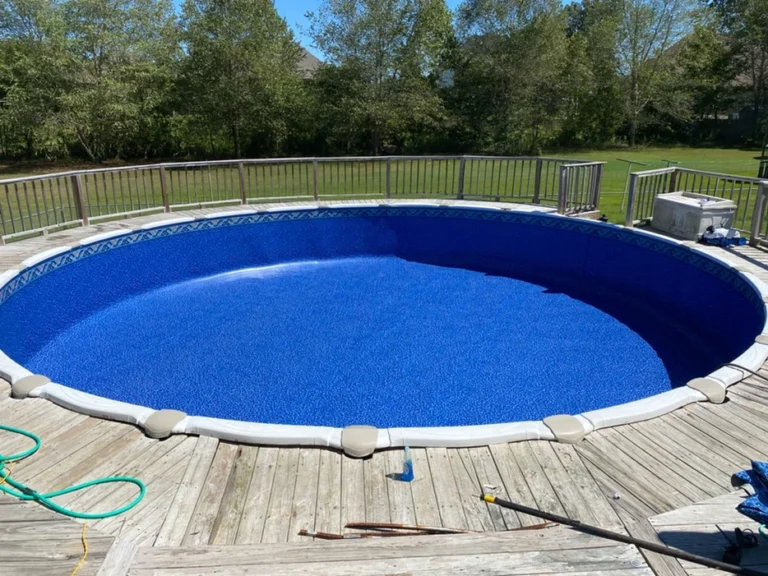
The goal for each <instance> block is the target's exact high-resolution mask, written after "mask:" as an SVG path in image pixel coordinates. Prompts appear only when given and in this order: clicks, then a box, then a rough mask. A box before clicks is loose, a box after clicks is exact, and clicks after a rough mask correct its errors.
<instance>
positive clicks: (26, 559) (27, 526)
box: [0, 495, 114, 576]
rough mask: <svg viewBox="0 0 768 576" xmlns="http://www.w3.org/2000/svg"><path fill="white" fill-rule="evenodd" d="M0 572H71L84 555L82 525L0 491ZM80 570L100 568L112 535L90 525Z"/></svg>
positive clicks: (91, 571) (88, 571)
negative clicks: (86, 555)
mask: <svg viewBox="0 0 768 576" xmlns="http://www.w3.org/2000/svg"><path fill="white" fill-rule="evenodd" d="M0 503H2V506H0V510H1V511H2V512H0V575H2V576H11V575H13V576H18V575H22V574H23V575H35V576H36V575H38V574H40V575H48V574H51V575H52V574H70V573H71V572H72V570H73V569H74V568H75V566H76V565H77V564H78V562H79V561H80V558H81V557H82V556H83V543H82V539H81V534H82V526H81V525H80V524H78V523H77V522H74V521H73V520H70V519H68V518H65V517H63V516H60V515H58V514H55V513H54V512H51V511H50V510H46V509H45V508H43V507H41V506H39V505H38V504H34V503H28V502H27V503H22V502H17V501H15V500H13V499H12V498H10V497H8V496H5V495H0ZM86 538H87V541H88V558H87V559H86V562H85V564H84V565H83V567H82V569H81V570H80V572H79V574H81V575H82V574H85V575H88V576H93V575H94V574H96V573H97V572H98V570H99V567H100V566H101V564H102V562H103V561H104V558H105V557H106V555H107V551H108V550H109V549H110V547H111V546H112V543H113V542H114V538H113V537H111V536H108V535H106V534H102V533H100V532H99V531H98V530H96V529H93V528H89V529H88V531H87V533H86Z"/></svg>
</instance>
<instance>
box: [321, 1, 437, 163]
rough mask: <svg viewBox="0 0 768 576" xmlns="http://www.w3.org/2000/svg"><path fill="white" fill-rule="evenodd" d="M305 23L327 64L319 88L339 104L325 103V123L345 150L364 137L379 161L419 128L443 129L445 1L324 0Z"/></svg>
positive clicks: (328, 99) (329, 101)
mask: <svg viewBox="0 0 768 576" xmlns="http://www.w3.org/2000/svg"><path fill="white" fill-rule="evenodd" d="M307 16H308V17H309V19H310V21H311V27H310V33H311V35H312V38H313V40H314V43H315V45H316V46H317V47H318V48H319V49H320V50H321V51H322V52H323V53H325V54H326V55H327V57H328V66H326V68H325V69H323V70H321V71H320V73H319V76H318V80H317V83H316V86H317V88H318V89H319V90H320V91H321V93H322V94H324V95H327V96H334V97H335V98H334V99H332V98H324V101H325V102H327V103H328V105H329V106H330V109H329V111H328V113H327V114H326V119H327V120H328V122H329V124H330V125H332V126H333V125H335V126H337V128H336V129H334V131H335V132H337V134H336V136H337V137H338V138H339V139H340V140H342V142H344V143H345V146H346V148H347V149H349V148H350V147H351V146H354V145H355V141H356V140H357V139H358V136H362V137H363V138H364V139H365V140H367V141H368V148H369V150H370V151H371V152H372V153H373V154H378V153H379V151H380V150H381V149H382V148H386V149H392V148H393V147H397V146H398V145H400V146H403V145H405V144H406V142H404V140H406V139H405V138H403V136H404V135H405V134H406V133H408V132H409V130H411V129H412V128H414V127H418V126H422V127H424V126H427V127H433V128H436V127H437V125H438V124H439V123H440V120H441V118H442V116H443V113H444V112H443V107H442V102H441V99H440V98H439V95H438V92H437V84H438V81H439V80H440V77H441V73H442V67H441V65H442V62H443V60H444V58H445V54H446V49H447V45H448V41H449V39H450V36H451V16H450V11H449V10H448V8H447V7H446V5H445V1H444V0H326V1H325V2H324V3H323V5H322V6H321V8H320V10H319V11H318V12H317V13H309V14H308V15H307ZM340 124H344V126H341V125H340ZM339 132H342V133H339Z"/></svg>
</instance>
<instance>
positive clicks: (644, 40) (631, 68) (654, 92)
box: [617, 0, 692, 146]
mask: <svg viewBox="0 0 768 576" xmlns="http://www.w3.org/2000/svg"><path fill="white" fill-rule="evenodd" d="M618 2H619V14H620V19H619V24H618V29H617V56H618V68H619V73H620V74H621V75H622V76H623V78H624V102H625V107H626V113H627V121H628V124H629V145H630V146H634V145H635V140H636V136H637V129H638V125H639V123H640V119H641V114H642V113H643V111H644V110H645V109H646V107H647V106H648V104H649V103H650V102H651V101H653V100H656V101H657V102H659V103H665V105H666V108H668V109H669V111H670V112H672V111H673V110H672V109H673V101H672V100H670V99H669V97H670V96H673V94H670V92H669V85H668V84H666V83H665V80H666V81H669V80H671V79H674V72H673V70H672V68H671V67H672V64H673V61H674V56H675V52H674V51H673V50H671V48H672V47H673V46H674V45H675V44H676V43H677V42H679V41H680V40H682V39H683V38H684V37H685V36H686V35H687V34H688V33H689V32H690V31H691V26H692V21H691V9H692V7H691V5H690V4H689V3H688V0H618Z"/></svg>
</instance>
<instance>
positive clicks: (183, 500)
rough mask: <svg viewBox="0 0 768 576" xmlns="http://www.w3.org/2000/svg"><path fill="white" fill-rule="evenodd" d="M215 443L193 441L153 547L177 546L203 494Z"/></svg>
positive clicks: (203, 438) (208, 439) (182, 539)
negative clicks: (190, 453)
mask: <svg viewBox="0 0 768 576" xmlns="http://www.w3.org/2000/svg"><path fill="white" fill-rule="evenodd" d="M218 444H219V441H218V440H217V439H215V438H210V437H207V436H201V437H200V438H198V439H197V444H196V445H195V450H194V452H193V453H192V457H191V458H190V459H189V461H188V463H187V468H186V470H185V472H184V476H183V477H182V479H181V484H180V485H179V488H178V490H177V491H176V495H175V497H174V499H173V503H172V504H171V507H170V509H169V511H168V515H167V516H166V517H165V521H164V522H163V525H162V527H161V528H160V532H159V534H158V535H157V539H156V541H155V545H156V546H180V545H181V543H182V542H183V541H184V536H185V534H186V532H187V527H188V526H189V521H190V519H191V518H192V515H193V514H194V512H195V505H196V504H197V499H198V498H199V497H200V493H201V492H202V490H203V485H204V483H205V479H206V477H207V476H208V469H209V467H210V465H211V462H213V458H214V456H215V455H216V448H217V447H218Z"/></svg>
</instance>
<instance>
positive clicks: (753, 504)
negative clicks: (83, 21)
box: [731, 460, 768, 524]
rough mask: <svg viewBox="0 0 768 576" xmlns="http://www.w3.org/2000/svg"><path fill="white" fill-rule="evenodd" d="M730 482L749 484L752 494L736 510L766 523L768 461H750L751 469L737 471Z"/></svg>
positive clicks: (767, 509)
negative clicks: (753, 491) (752, 490)
mask: <svg viewBox="0 0 768 576" xmlns="http://www.w3.org/2000/svg"><path fill="white" fill-rule="evenodd" d="M731 484H733V485H734V486H742V485H744V484H750V485H751V486H752V488H753V489H754V490H755V493H754V495H752V496H750V497H749V498H747V499H746V500H744V501H743V502H741V503H740V504H739V505H738V506H737V507H736V510H738V511H739V512H741V513H742V514H744V516H746V517H748V518H751V519H752V520H754V521H755V522H759V523H760V524H768V462H756V461H754V460H753V461H752V469H751V470H742V471H741V472H737V473H736V474H734V475H733V477H732V478H731Z"/></svg>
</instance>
